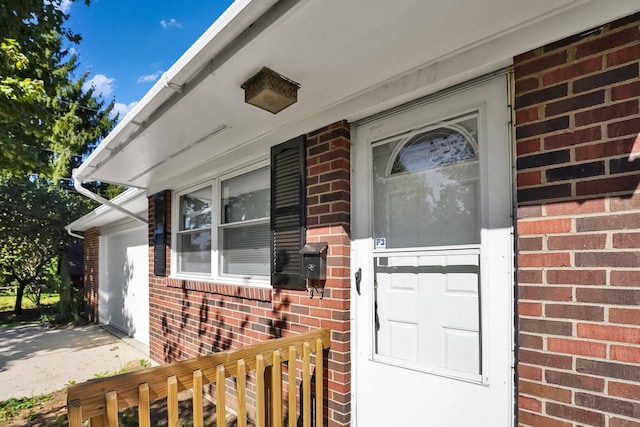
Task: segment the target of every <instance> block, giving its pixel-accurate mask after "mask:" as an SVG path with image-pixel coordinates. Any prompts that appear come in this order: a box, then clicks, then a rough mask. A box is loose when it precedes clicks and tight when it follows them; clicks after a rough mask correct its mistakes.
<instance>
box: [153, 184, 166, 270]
mask: <svg viewBox="0 0 640 427" xmlns="http://www.w3.org/2000/svg"><path fill="white" fill-rule="evenodd" d="M165 200H166V199H165V197H164V191H161V192H159V193H156V194H154V195H153V274H155V275H156V276H164V275H165V274H166V268H167V248H166V243H167V237H166V235H167V227H166V222H167V221H166V219H167V207H166V203H165Z"/></svg>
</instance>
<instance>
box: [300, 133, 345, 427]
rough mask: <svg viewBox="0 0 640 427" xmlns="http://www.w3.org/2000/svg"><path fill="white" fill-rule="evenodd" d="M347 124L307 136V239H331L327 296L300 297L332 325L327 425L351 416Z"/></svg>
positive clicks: (324, 322) (320, 319)
mask: <svg viewBox="0 0 640 427" xmlns="http://www.w3.org/2000/svg"><path fill="white" fill-rule="evenodd" d="M349 129H350V127H349V124H348V123H347V122H346V121H342V122H338V123H335V124H333V125H331V126H328V127H326V128H323V129H320V130H318V131H316V132H312V133H310V134H309V135H308V136H307V241H308V242H328V243H329V252H328V255H327V282H326V290H325V293H326V296H325V298H323V299H322V300H318V299H317V298H314V299H313V300H311V299H308V298H304V299H303V298H301V303H303V304H306V305H309V306H311V307H310V308H309V311H308V314H309V316H311V318H310V320H314V319H312V317H318V319H317V320H314V321H315V322H319V325H320V327H323V328H324V327H328V328H331V331H332V333H331V351H330V353H329V381H328V388H329V426H345V425H349V424H350V420H351V353H350V342H351V335H350V328H351V325H350V321H349V317H350V304H351V302H350V295H351V294H350V284H351V277H350V268H351V237H350V221H351V180H350V177H351V142H350V135H349Z"/></svg>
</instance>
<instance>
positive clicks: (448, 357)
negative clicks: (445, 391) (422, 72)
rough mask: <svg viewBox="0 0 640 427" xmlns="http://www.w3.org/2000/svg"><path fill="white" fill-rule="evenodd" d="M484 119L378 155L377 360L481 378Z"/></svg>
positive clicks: (404, 137) (451, 125) (418, 136)
mask: <svg viewBox="0 0 640 427" xmlns="http://www.w3.org/2000/svg"><path fill="white" fill-rule="evenodd" d="M477 134H478V114H476V113H474V114H469V115H465V116H463V117H458V118H455V119H451V120H447V121H445V122H441V123H437V124H433V125H429V126H426V127H421V128H419V129H413V130H410V131H407V132H404V133H402V134H400V135H397V136H393V137H390V138H386V139H384V140H380V141H376V142H374V143H373V145H372V161H373V194H374V196H373V197H374V200H373V209H374V215H373V224H374V230H373V231H374V245H375V248H374V315H375V318H374V319H373V321H374V323H375V324H374V331H375V332H374V335H375V339H374V346H375V349H374V350H375V357H376V358H378V359H379V360H384V361H388V362H391V363H394V364H403V365H409V366H412V367H415V368H418V369H425V370H445V371H455V372H457V373H460V374H462V375H472V376H478V378H479V374H480V366H481V363H480V308H479V301H480V298H479V277H480V224H481V222H480V214H481V212H480V203H479V200H480V188H479V187H480V180H479V175H480V173H479V166H478V155H479V153H478V143H477Z"/></svg>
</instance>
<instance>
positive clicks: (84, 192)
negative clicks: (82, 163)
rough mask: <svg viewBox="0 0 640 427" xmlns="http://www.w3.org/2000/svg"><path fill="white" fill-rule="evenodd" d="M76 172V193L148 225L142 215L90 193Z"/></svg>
mask: <svg viewBox="0 0 640 427" xmlns="http://www.w3.org/2000/svg"><path fill="white" fill-rule="evenodd" d="M76 171H77V169H74V171H73V174H72V177H73V187H74V188H75V189H76V191H77V192H78V193H80V194H82V195H83V196H86V197H88V198H90V199H91V200H95V201H96V202H98V203H100V204H103V205H107V206H109V207H110V208H113V209H115V210H117V211H120V212H122V213H123V214H125V215H127V216H129V217H131V218H133V219H135V220H136V221H140V222H141V223H143V224H147V218H143V217H141V216H140V215H137V214H135V213H133V212H131V211H128V210H126V209H125V208H123V207H122V206H119V205H116V204H115V203H113V202H112V201H110V200H107V199H105V198H104V197H102V196H99V195H98V194H96V193H92V192H91V191H89V190H88V189H86V188H84V187H83V186H82V180H81V178H80V177H79V176H78V175H76Z"/></svg>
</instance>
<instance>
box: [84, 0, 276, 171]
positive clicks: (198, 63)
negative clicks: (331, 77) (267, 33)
mask: <svg viewBox="0 0 640 427" xmlns="http://www.w3.org/2000/svg"><path fill="white" fill-rule="evenodd" d="M275 3H277V0H236V1H235V2H233V4H231V6H229V8H228V9H227V10H226V11H225V12H224V13H223V14H222V15H220V17H219V18H218V19H217V20H216V21H215V22H214V23H213V24H212V25H211V27H209V28H208V29H207V30H206V31H205V32H204V33H203V34H202V36H200V37H199V38H198V40H196V42H195V43H194V44H193V45H191V47H190V48H189V49H188V50H187V51H186V52H185V53H184V54H183V55H182V56H181V57H180V58H179V59H178V60H177V61H176V62H175V63H174V64H173V65H172V66H171V68H169V70H168V71H166V72H165V73H164V75H163V76H162V78H161V79H160V80H159V81H157V82H156V83H155V84H154V85H153V87H152V88H151V89H150V90H149V92H147V93H146V95H145V96H144V97H143V98H142V99H141V100H140V102H138V104H136V106H135V107H134V108H133V109H132V110H131V111H130V112H128V113H127V115H126V116H125V117H124V118H123V119H122V120H121V121H120V122H119V123H118V125H117V126H116V127H115V128H114V129H113V130H112V131H111V132H110V133H109V135H107V136H106V138H104V139H103V140H102V141H101V142H100V144H99V145H98V146H97V147H96V149H95V150H93V152H92V153H91V154H90V155H89V156H88V157H87V158H86V159H85V161H84V162H82V164H81V165H80V166H79V167H78V168H77V170H76V171H75V175H76V176H77V177H78V178H79V179H80V182H90V181H92V177H91V170H92V169H94V168H96V167H98V166H99V164H100V163H101V162H103V161H105V160H107V159H108V158H109V156H110V152H113V151H118V150H120V149H121V148H122V147H121V144H123V143H128V142H129V141H127V137H129V136H130V135H132V134H133V133H134V132H136V131H137V130H139V129H140V128H141V127H144V123H145V121H146V120H148V118H149V117H150V116H151V115H152V114H153V112H154V111H155V110H156V109H157V108H158V107H160V106H161V105H162V104H163V103H165V102H166V101H167V100H169V98H170V97H171V96H172V95H173V94H174V93H175V91H176V88H179V87H182V86H183V85H184V84H185V83H187V82H188V80H189V78H191V77H192V76H193V75H195V74H196V73H197V72H198V71H199V70H201V69H202V68H203V67H205V66H206V64H207V62H208V61H209V60H210V58H211V56H212V53H213V52H214V51H221V50H222V49H224V48H225V47H226V46H227V45H228V44H229V43H231V42H232V41H233V40H234V39H235V38H236V37H238V36H239V35H240V34H241V33H242V32H243V31H244V30H245V29H246V28H247V27H249V26H250V25H251V24H252V23H253V22H255V21H256V20H257V19H258V18H259V17H260V16H261V15H263V14H264V13H265V12H266V11H268V10H269V8H270V7H271V6H273V5H274V4H275Z"/></svg>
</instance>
